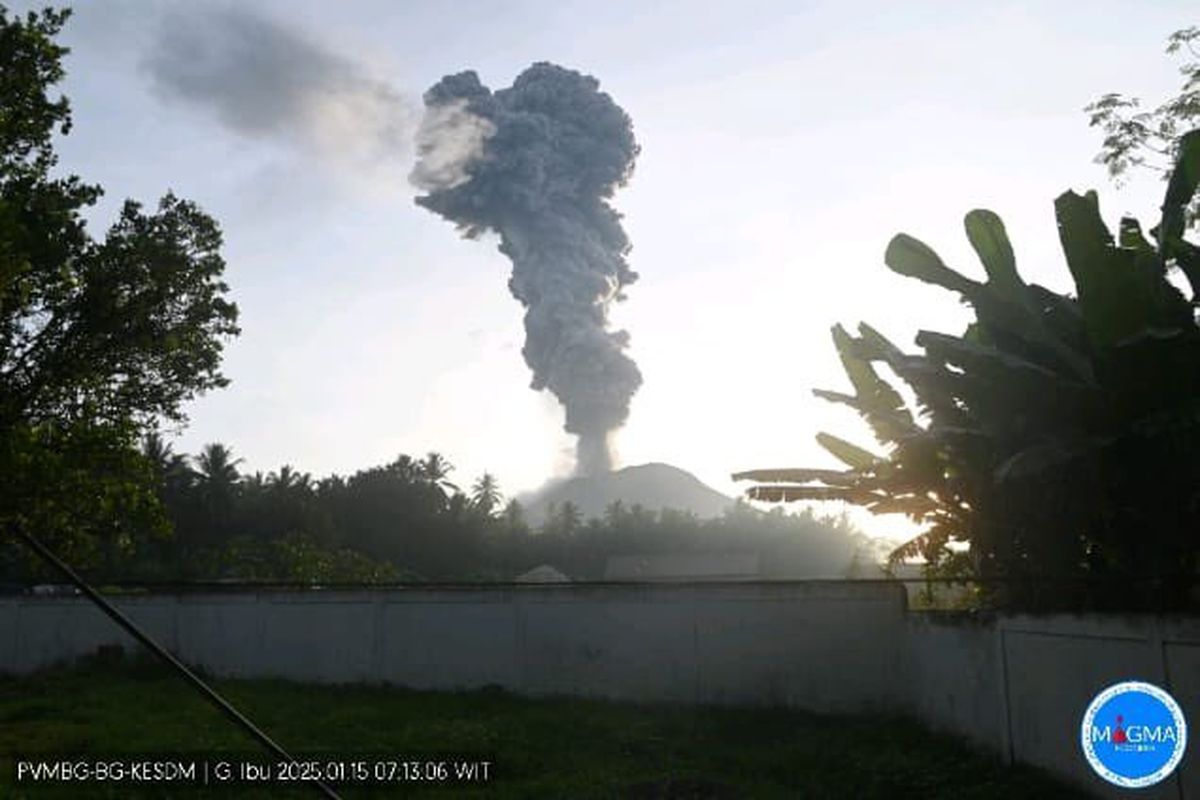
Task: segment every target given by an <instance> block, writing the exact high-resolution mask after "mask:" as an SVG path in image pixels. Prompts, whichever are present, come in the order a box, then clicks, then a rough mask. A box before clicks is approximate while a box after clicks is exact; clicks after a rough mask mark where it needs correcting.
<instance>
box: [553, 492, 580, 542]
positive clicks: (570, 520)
mask: <svg viewBox="0 0 1200 800" xmlns="http://www.w3.org/2000/svg"><path fill="white" fill-rule="evenodd" d="M581 522H583V513H582V512H580V510H579V506H577V505H575V504H574V503H572V502H571V501H570V500H564V501H563V504H562V505H560V506H559V507H558V513H557V514H555V515H554V528H555V530H556V531H557V532H558V533H561V534H564V535H566V536H570V535H571V534H573V533H575V532H576V531H577V530H579V525H580V523H581Z"/></svg>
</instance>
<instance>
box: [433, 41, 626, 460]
mask: <svg viewBox="0 0 1200 800" xmlns="http://www.w3.org/2000/svg"><path fill="white" fill-rule="evenodd" d="M425 108H426V110H425V118H424V120H423V122H422V124H421V128H420V130H419V132H418V135H417V148H418V163H417V165H416V167H415V168H414V169H413V171H412V174H411V176H410V180H411V181H412V182H413V183H414V185H416V186H417V187H418V188H420V189H421V190H423V191H425V192H426V194H424V195H422V196H420V197H418V198H417V203H418V204H419V205H421V206H423V207H425V208H427V209H429V210H430V211H433V212H435V213H437V214H440V215H441V216H443V217H445V218H446V219H448V220H450V221H451V222H453V223H455V225H457V227H458V229H459V230H460V231H461V232H462V233H463V235H464V236H466V237H467V238H475V237H477V236H478V235H479V234H481V233H482V232H484V231H488V230H492V231H495V232H496V233H498V234H499V235H500V252H502V253H503V254H504V255H506V256H508V258H509V259H510V260H511V261H512V277H511V278H510V279H509V282H508V288H509V290H510V291H511V292H512V294H513V296H514V297H516V298H517V299H518V300H520V301H521V303H522V304H523V305H524V306H525V346H524V348H523V349H522V351H521V352H522V354H523V355H524V356H525V363H527V364H528V365H529V367H530V369H532V370H533V383H532V388H534V389H536V390H541V389H549V390H550V391H551V392H553V393H554V396H555V397H557V398H558V400H559V402H561V403H562V405H563V407H564V408H565V409H566V426H565V427H566V429H567V431H568V432H570V433H573V434H576V435H577V436H578V437H579V443H578V449H577V467H576V468H577V470H578V471H579V472H580V473H583V474H593V473H598V472H604V471H608V470H610V469H611V468H612V452H611V450H610V448H609V435H610V434H611V433H612V432H613V431H615V430H616V429H617V428H619V427H620V426H621V425H623V424H624V423H625V420H626V418H627V417H628V416H629V401H630V399H631V398H632V397H633V394H634V392H636V391H637V389H638V387H639V386H640V385H641V383H642V375H641V372H639V370H638V368H637V365H636V364H635V363H634V362H633V360H632V359H631V358H629V356H628V355H626V354H625V352H624V351H625V349H626V347H627V346H628V344H629V335H628V334H627V333H626V332H625V331H610V330H609V329H608V309H609V306H610V305H611V304H612V302H613V301H614V300H619V299H623V295H622V292H621V290H622V289H623V288H624V287H626V286H628V285H629V284H631V283H633V282H634V280H636V279H637V273H635V272H633V271H632V270H631V269H630V268H629V265H628V263H626V260H625V256H626V255H627V254H628V252H629V249H630V245H629V239H628V238H627V237H626V235H625V231H624V230H623V229H622V228H621V217H620V215H619V214H618V213H617V212H616V211H614V210H613V208H612V207H611V206H610V205H609V203H608V200H609V198H610V197H612V195H613V192H614V191H615V190H616V188H617V187H619V186H623V185H624V184H625V182H626V181H627V180H628V179H629V176H630V175H631V173H632V171H633V162H634V159H635V158H636V157H637V154H638V145H637V142H636V141H635V140H634V137H633V125H632V121H631V120H630V118H629V115H627V114H626V113H625V112H624V111H623V110H622V109H621V108H620V106H618V105H617V104H616V103H614V102H613V101H612V98H611V97H609V96H608V95H607V94H605V93H603V92H601V91H600V89H599V83H598V82H597V81H596V79H595V78H592V77H589V76H587V75H581V74H580V73H578V72H575V71H573V70H569V69H564V68H562V67H558V66H555V65H554V64H548V63H544V62H543V63H538V64H534V65H533V66H531V67H530V68H529V69H527V70H525V71H524V72H523V73H521V75H519V76H518V77H517V79H516V81H514V82H513V85H512V87H511V88H508V89H501V90H499V91H497V92H492V91H491V90H489V89H488V88H487V87H485V86H483V85H482V84H481V83H480V82H479V77H478V76H477V75H476V74H475V73H474V72H460V73H458V74H457V75H449V76H447V77H445V78H443V79H442V80H441V81H439V82H438V83H437V84H436V85H435V86H434V87H433V88H432V89H430V90H429V91H428V92H426V93H425Z"/></svg>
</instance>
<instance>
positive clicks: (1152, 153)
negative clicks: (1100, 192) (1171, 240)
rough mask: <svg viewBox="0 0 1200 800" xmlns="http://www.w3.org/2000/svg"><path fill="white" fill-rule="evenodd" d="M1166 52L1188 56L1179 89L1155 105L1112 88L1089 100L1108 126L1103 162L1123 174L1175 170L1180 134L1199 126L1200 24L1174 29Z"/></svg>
mask: <svg viewBox="0 0 1200 800" xmlns="http://www.w3.org/2000/svg"><path fill="white" fill-rule="evenodd" d="M1167 53H1168V54H1172V55H1177V56H1184V60H1183V63H1182V64H1180V66H1179V72H1180V74H1181V75H1182V76H1183V86H1182V88H1181V89H1180V91H1179V94H1177V95H1175V96H1174V97H1172V98H1171V99H1169V100H1167V101H1166V102H1164V103H1162V104H1160V105H1158V106H1157V107H1155V108H1153V109H1151V110H1143V109H1142V104H1141V101H1140V100H1139V99H1138V98H1136V97H1126V96H1124V95H1122V94H1120V93H1116V92H1113V93H1109V94H1106V95H1103V96H1102V97H1100V99H1098V100H1096V101H1095V102H1093V103H1091V104H1090V105H1088V106H1087V107H1086V108H1085V109H1084V111H1086V112H1087V114H1088V115H1089V119H1090V124H1091V126H1092V127H1097V128H1100V129H1101V130H1102V131H1103V132H1104V142H1103V143H1102V145H1101V149H1100V154H1099V155H1098V156H1096V161H1097V162H1098V163H1101V164H1104V165H1105V166H1106V167H1107V168H1108V172H1109V174H1110V175H1111V176H1112V177H1113V178H1115V179H1117V180H1120V179H1121V178H1122V177H1124V176H1125V175H1126V174H1127V173H1128V172H1129V170H1130V169H1148V170H1151V171H1154V172H1159V173H1161V174H1162V175H1163V176H1164V177H1167V176H1169V175H1170V174H1171V167H1172V165H1173V164H1175V162H1176V161H1178V159H1179V155H1180V142H1181V138H1180V137H1181V135H1182V134H1183V133H1184V132H1185V131H1189V130H1191V129H1192V128H1195V127H1197V126H1200V27H1196V26H1192V27H1190V28H1184V29H1182V30H1178V31H1175V32H1174V33H1173V34H1171V35H1170V36H1169V37H1168V38H1167ZM1187 218H1188V221H1189V224H1193V225H1194V224H1197V223H1198V222H1200V198H1195V199H1193V200H1192V202H1191V204H1190V205H1189V206H1188V208H1187Z"/></svg>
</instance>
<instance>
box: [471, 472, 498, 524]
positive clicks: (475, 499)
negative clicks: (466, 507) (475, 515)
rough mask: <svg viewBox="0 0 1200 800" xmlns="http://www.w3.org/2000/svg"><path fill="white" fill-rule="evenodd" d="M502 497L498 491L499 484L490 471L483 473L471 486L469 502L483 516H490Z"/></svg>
mask: <svg viewBox="0 0 1200 800" xmlns="http://www.w3.org/2000/svg"><path fill="white" fill-rule="evenodd" d="M503 499H504V495H503V494H501V492H500V484H499V483H497V482H496V476H494V475H492V474H491V473H490V472H485V473H483V475H481V476H480V477H479V479H478V480H477V481H475V483H474V485H473V486H472V487H471V502H472V503H474V504H475V507H476V508H478V509H479V510H480V511H482V512H483V514H484V515H485V516H489V517H490V516H492V513H493V512H494V511H495V510H496V508H498V507H499V505H500V503H501V502H502V501H503Z"/></svg>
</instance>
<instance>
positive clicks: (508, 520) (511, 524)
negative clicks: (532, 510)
mask: <svg viewBox="0 0 1200 800" xmlns="http://www.w3.org/2000/svg"><path fill="white" fill-rule="evenodd" d="M500 517H501V518H502V519H503V520H504V526H505V528H507V529H508V530H509V531H514V532H515V531H518V530H521V529H523V528H525V527H526V523H525V508H524V506H522V505H521V504H520V503H519V502H517V500H516V499H515V498H514V499H512V500H509V501H508V503H507V504H506V505H505V506H504V510H503V511H502V512H500Z"/></svg>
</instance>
